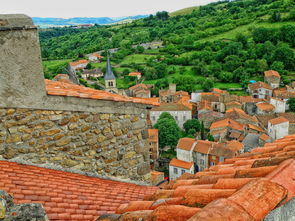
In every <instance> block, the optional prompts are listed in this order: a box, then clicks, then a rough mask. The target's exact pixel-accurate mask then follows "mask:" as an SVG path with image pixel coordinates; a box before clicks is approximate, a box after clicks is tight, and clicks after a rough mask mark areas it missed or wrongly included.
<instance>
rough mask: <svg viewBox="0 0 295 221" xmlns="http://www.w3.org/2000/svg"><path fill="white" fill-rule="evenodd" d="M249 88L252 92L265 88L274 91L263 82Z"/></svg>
mask: <svg viewBox="0 0 295 221" xmlns="http://www.w3.org/2000/svg"><path fill="white" fill-rule="evenodd" d="M249 88H250V90H252V91H254V90H257V89H259V88H265V89H268V90H272V87H271V86H270V85H269V84H267V83H264V82H261V81H258V82H256V83H252V84H249Z"/></svg>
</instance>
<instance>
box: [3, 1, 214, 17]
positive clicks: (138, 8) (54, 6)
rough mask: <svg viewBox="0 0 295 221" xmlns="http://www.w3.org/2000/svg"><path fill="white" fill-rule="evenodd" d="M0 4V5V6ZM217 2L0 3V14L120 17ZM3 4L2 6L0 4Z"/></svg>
mask: <svg viewBox="0 0 295 221" xmlns="http://www.w3.org/2000/svg"><path fill="white" fill-rule="evenodd" d="M2 1H3V2H2ZM213 1H216V0H80V1H73V0H8V1H7V0H5V3H4V0H0V5H1V7H0V14H11V13H23V14H27V15H29V16H32V17H33V16H34V17H61V18H69V17H120V16H129V15H139V14H153V13H155V12H157V11H164V10H165V11H169V12H171V11H175V10H178V9H182V8H186V7H191V6H197V5H204V4H207V3H209V2H213ZM1 2H2V3H1Z"/></svg>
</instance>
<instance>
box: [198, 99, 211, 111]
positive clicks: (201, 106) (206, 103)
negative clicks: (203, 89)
mask: <svg viewBox="0 0 295 221" xmlns="http://www.w3.org/2000/svg"><path fill="white" fill-rule="evenodd" d="M204 109H206V110H213V108H212V107H211V102H209V101H207V100H203V101H201V102H199V103H198V110H204Z"/></svg>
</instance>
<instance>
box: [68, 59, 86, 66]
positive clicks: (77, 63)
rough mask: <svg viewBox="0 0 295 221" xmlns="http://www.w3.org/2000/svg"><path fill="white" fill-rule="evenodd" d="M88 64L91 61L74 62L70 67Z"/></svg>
mask: <svg viewBox="0 0 295 221" xmlns="http://www.w3.org/2000/svg"><path fill="white" fill-rule="evenodd" d="M87 63H89V61H87V60H79V61H73V62H70V66H77V65H79V64H87Z"/></svg>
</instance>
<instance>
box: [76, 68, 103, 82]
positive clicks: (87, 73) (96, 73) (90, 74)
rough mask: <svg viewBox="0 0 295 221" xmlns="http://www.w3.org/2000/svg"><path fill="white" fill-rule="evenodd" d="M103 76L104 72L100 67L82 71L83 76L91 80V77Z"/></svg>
mask: <svg viewBox="0 0 295 221" xmlns="http://www.w3.org/2000/svg"><path fill="white" fill-rule="evenodd" d="M103 76H104V74H103V72H102V71H101V70H100V69H99V68H96V69H93V70H84V71H83V72H82V73H81V77H82V78H83V79H85V80H91V78H100V77H103Z"/></svg>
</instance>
